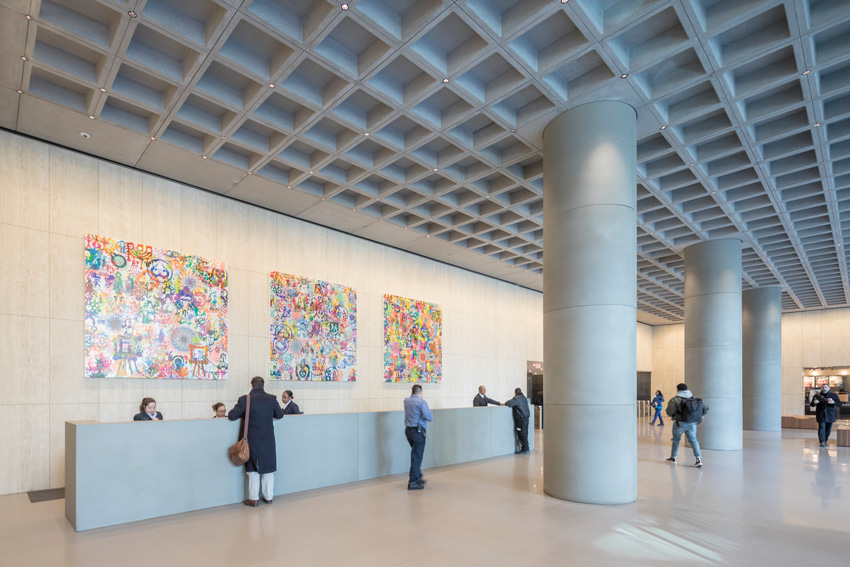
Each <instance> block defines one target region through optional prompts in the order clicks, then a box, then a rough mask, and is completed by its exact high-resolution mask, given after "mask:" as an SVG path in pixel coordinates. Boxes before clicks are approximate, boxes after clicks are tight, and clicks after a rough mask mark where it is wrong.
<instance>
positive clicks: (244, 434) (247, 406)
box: [242, 392, 251, 441]
mask: <svg viewBox="0 0 850 567" xmlns="http://www.w3.org/2000/svg"><path fill="white" fill-rule="evenodd" d="M246 397H247V398H248V403H247V404H245V429H243V430H242V439H245V440H246V441H247V440H248V418H249V417H250V416H251V392H248V395H247V396H246Z"/></svg>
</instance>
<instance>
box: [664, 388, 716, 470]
mask: <svg viewBox="0 0 850 567" xmlns="http://www.w3.org/2000/svg"><path fill="white" fill-rule="evenodd" d="M707 412H708V406H707V405H705V404H704V403H703V402H702V400H701V399H700V398H695V397H694V395H693V394H692V393H691V391H690V390H688V385H687V384H679V385H677V386H676V395H675V396H673V397H672V398H671V399H670V401H669V402H668V403H667V415H669V416H670V419H671V420H672V421H673V449H672V450H671V451H670V458H668V459H667V460H668V461H669V462H671V463H673V464H674V465H675V464H676V454H677V453H678V452H679V441H681V439H682V433H684V434H685V437H687V439H688V443H690V444H691V447H693V449H694V457H696V460H697V462H696V463H694V466H695V467H701V466H702V459H701V458H700V451H699V441H697V424H698V423H701V422H702V416H703V415H705V414H706V413H707Z"/></svg>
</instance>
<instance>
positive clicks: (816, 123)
mask: <svg viewBox="0 0 850 567" xmlns="http://www.w3.org/2000/svg"><path fill="white" fill-rule="evenodd" d="M812 126H814V127H815V128H817V127H818V126H820V122H815V123H814V124H813V125H812Z"/></svg>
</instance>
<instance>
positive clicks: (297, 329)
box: [269, 272, 357, 382]
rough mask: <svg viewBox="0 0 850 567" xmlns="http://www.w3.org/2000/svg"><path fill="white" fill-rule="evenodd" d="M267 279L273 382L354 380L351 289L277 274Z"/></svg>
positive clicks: (354, 318) (354, 315)
mask: <svg viewBox="0 0 850 567" xmlns="http://www.w3.org/2000/svg"><path fill="white" fill-rule="evenodd" d="M270 281H271V287H270V291H271V294H270V295H271V297H270V300H269V315H270V316H271V368H270V371H269V374H270V376H271V379H272V380H300V381H313V382H354V381H355V380H356V379H357V373H356V358H357V294H356V292H355V291H354V288H351V287H346V286H344V285H339V284H332V283H328V282H324V281H321V280H310V279H307V278H301V277H298V276H292V275H289V274H281V273H279V272H272V273H271V276H270Z"/></svg>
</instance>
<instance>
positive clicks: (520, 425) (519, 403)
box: [505, 388, 531, 455]
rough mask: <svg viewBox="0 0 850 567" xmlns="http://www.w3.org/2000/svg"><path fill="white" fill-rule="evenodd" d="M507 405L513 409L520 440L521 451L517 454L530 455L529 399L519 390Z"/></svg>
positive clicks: (515, 391)
mask: <svg viewBox="0 0 850 567" xmlns="http://www.w3.org/2000/svg"><path fill="white" fill-rule="evenodd" d="M505 405H506V406H508V407H509V408H511V409H512V410H513V412H514V427H515V428H516V435H517V437H518V438H519V447H520V448H519V451H516V454H519V455H527V454H528V416H530V415H531V411H530V410H529V409H528V398H526V397H525V396H523V395H522V390H521V389H520V388H517V389H516V390H514V397H513V398H511V399H510V400H508V401H507V402H505Z"/></svg>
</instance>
